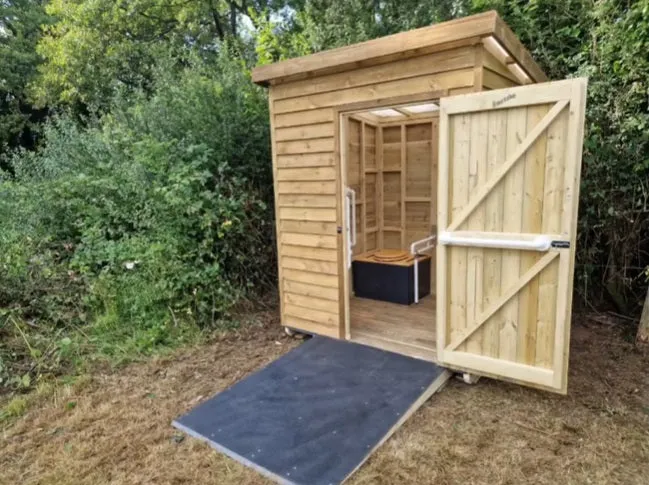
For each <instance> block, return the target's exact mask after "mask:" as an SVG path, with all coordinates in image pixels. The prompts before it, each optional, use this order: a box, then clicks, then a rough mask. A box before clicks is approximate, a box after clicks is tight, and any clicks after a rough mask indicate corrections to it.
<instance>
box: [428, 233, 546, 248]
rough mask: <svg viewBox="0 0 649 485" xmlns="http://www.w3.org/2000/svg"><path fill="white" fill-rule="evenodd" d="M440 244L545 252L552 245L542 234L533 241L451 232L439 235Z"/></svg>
mask: <svg viewBox="0 0 649 485" xmlns="http://www.w3.org/2000/svg"><path fill="white" fill-rule="evenodd" d="M439 242H440V244H444V245H448V246H467V247H474V248H495V249H520V250H528V251H547V250H549V249H550V247H551V245H552V240H551V239H550V238H549V237H548V236H544V235H542V234H540V235H538V236H536V237H535V238H534V239H530V240H525V239H498V238H484V237H465V236H456V235H454V234H453V233H452V232H443V233H441V234H440V235H439Z"/></svg>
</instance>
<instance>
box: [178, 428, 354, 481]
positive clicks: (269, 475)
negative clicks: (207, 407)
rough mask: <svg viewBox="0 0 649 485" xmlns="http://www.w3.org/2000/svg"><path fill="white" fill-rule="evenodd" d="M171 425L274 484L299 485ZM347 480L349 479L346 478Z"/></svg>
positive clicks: (186, 430)
mask: <svg viewBox="0 0 649 485" xmlns="http://www.w3.org/2000/svg"><path fill="white" fill-rule="evenodd" d="M171 425H172V426H173V427H174V428H176V429H178V430H179V431H182V432H183V433H186V434H188V435H189V436H191V437H192V438H196V439H197V440H200V441H203V442H205V443H207V444H209V445H210V446H211V447H212V448H214V449H215V450H216V451H218V452H220V453H223V454H224V455H226V456H228V457H230V458H232V459H233V460H234V461H236V462H239V463H241V464H242V465H244V466H246V467H248V468H252V469H253V470H255V471H256V472H257V473H260V474H261V475H263V476H265V477H266V478H269V479H271V480H273V481H274V482H277V483H279V484H280V485H299V484H297V483H295V482H291V481H290V480H286V479H285V478H284V477H280V476H279V475H277V474H275V473H273V472H271V471H270V470H267V469H266V468H264V467H261V466H259V465H257V464H256V463H254V462H252V461H250V460H248V459H247V458H244V457H243V456H241V455H239V454H238V453H235V452H234V451H232V450H230V449H228V448H226V447H225V446H222V445H220V444H218V443H216V442H214V441H212V440H210V439H209V438H206V437H205V436H203V435H201V434H199V433H196V432H195V431H193V430H192V429H191V428H188V427H187V426H185V425H183V424H181V423H179V422H178V421H172V422H171ZM345 479H347V478H345Z"/></svg>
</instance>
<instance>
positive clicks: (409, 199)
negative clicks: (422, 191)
mask: <svg viewBox="0 0 649 485" xmlns="http://www.w3.org/2000/svg"><path fill="white" fill-rule="evenodd" d="M430 200H431V198H430V197H406V202H430Z"/></svg>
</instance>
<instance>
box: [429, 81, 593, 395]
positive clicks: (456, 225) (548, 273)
mask: <svg viewBox="0 0 649 485" xmlns="http://www.w3.org/2000/svg"><path fill="white" fill-rule="evenodd" d="M586 84H587V81H586V79H571V80H567V81H559V82H551V83H543V84H534V85H528V86H523V87H516V88H511V89H501V90H495V91H487V92H481V93H474V94H468V95H462V96H454V97H448V98H443V99H442V100H441V106H440V142H439V143H440V144H439V195H438V227H439V229H438V248H437V292H438V294H437V351H438V359H439V362H440V363H441V364H442V365H446V366H448V367H451V368H456V369H461V370H465V371H469V372H474V373H477V374H482V375H487V376H491V377H496V378H502V379H506V380H511V381H514V382H517V383H521V384H526V385H531V386H534V387H539V388H543V389H548V390H552V391H555V392H560V393H564V394H565V393H566V390H567V368H568V346H569V336H570V312H571V306H572V286H573V285H572V280H573V273H574V259H575V236H576V223H577V204H578V199H579V177H580V168H581V151H582V143H583V127H584V109H585V96H586Z"/></svg>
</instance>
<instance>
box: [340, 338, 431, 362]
mask: <svg viewBox="0 0 649 485" xmlns="http://www.w3.org/2000/svg"><path fill="white" fill-rule="evenodd" d="M349 341H350V342H355V343H359V344H363V345H368V346H370V347H375V348H377V349H381V350H387V351H388V352H394V353H396V354H401V355H407V356H408V357H413V358H415V359H420V360H426V361H428V362H433V363H435V364H436V363H437V352H436V351H435V350H434V349H430V348H427V347H420V346H417V345H411V344H407V343H403V342H397V341H394V340H390V339H386V338H382V337H377V336H375V335H369V334H366V333H362V332H354V331H353V330H352V334H351V337H350V338H349Z"/></svg>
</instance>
